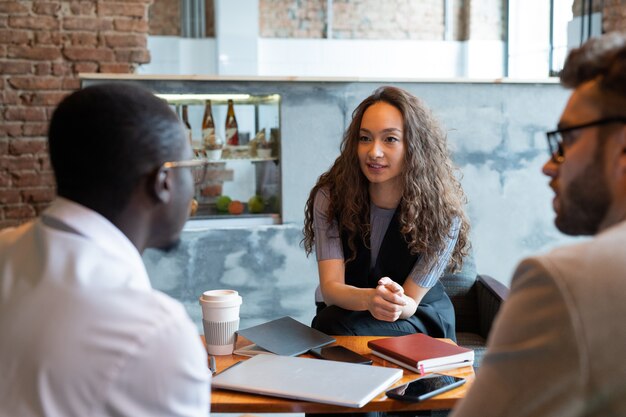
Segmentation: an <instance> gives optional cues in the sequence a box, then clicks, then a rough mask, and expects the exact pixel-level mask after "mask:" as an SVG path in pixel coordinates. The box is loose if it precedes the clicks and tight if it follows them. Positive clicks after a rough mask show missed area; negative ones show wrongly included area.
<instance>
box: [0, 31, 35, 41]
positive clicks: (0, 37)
mask: <svg viewBox="0 0 626 417" xmlns="http://www.w3.org/2000/svg"><path fill="white" fill-rule="evenodd" d="M30 37H31V36H30V32H28V31H25V30H15V29H0V43H11V44H14V45H25V44H27V43H28V41H29V40H30Z"/></svg>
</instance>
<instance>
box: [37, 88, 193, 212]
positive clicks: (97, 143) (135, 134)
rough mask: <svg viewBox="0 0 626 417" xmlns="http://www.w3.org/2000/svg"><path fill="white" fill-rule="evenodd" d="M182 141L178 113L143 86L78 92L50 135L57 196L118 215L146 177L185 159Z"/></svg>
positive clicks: (62, 109)
mask: <svg viewBox="0 0 626 417" xmlns="http://www.w3.org/2000/svg"><path fill="white" fill-rule="evenodd" d="M181 136H183V137H184V132H183V130H182V127H181V125H180V121H179V120H178V117H177V116H176V114H175V113H174V112H173V111H172V109H171V108H170V107H169V106H168V104H167V103H166V102H165V101H163V100H161V99H159V98H158V97H156V96H155V95H153V94H152V93H151V92H150V91H148V90H146V89H144V88H142V87H139V86H137V85H133V84H122V83H117V84H111V83H107V84H98V85H94V86H90V87H87V88H84V89H82V90H79V91H77V92H74V93H73V94H71V95H69V96H68V97H66V98H65V99H64V100H63V101H62V102H61V103H60V104H59V106H58V107H57V109H56V110H55V112H54V114H53V116H52V120H51V122H50V129H49V132H48V140H49V151H50V161H51V163H52V168H53V169H54V174H55V177H56V182H57V192H58V194H59V195H60V196H62V197H65V198H68V199H71V200H73V201H76V202H78V203H81V204H83V205H86V206H88V207H91V208H96V209H100V210H99V211H101V212H102V211H107V212H108V213H107V214H110V215H115V214H116V213H118V212H119V211H120V210H121V209H122V208H124V207H125V206H126V204H127V203H128V201H129V199H130V197H131V194H132V192H133V190H134V189H135V186H136V185H137V183H138V181H139V179H140V178H141V176H143V175H145V174H147V173H149V172H151V171H153V170H155V169H157V168H158V167H159V166H160V165H161V164H162V163H163V162H166V161H167V160H171V159H174V158H177V157H179V156H180V154H181V150H182V146H183V145H182V144H183V143H184V142H182V140H184V139H182V138H181Z"/></svg>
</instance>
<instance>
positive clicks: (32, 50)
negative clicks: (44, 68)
mask: <svg viewBox="0 0 626 417" xmlns="http://www.w3.org/2000/svg"><path fill="white" fill-rule="evenodd" d="M7 55H8V57H9V58H23V59H32V60H38V61H51V60H55V59H58V58H61V52H60V51H59V48H54V47H46V46H39V47H28V46H9V48H8V50H7Z"/></svg>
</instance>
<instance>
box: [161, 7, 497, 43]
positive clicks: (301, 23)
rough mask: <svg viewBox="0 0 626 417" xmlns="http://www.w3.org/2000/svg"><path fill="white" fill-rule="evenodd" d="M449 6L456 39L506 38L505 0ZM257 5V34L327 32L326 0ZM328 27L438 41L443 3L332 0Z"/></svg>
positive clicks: (350, 33)
mask: <svg viewBox="0 0 626 417" xmlns="http://www.w3.org/2000/svg"><path fill="white" fill-rule="evenodd" d="M157 1H158V0H157ZM453 6H454V10H453V11H452V13H453V15H454V16H453V38H454V39H457V40H467V39H489V40H494V39H504V35H505V27H504V25H505V15H504V14H505V13H504V10H505V0H473V1H472V0H457V1H454V2H453ZM259 9H260V10H259V19H260V22H259V27H260V36H261V37H264V38H325V37H326V19H327V13H326V0H310V1H302V0H259ZM332 30H333V38H337V39H415V40H442V39H443V38H444V2H443V0H419V1H416V0H385V1H380V0H333V18H332Z"/></svg>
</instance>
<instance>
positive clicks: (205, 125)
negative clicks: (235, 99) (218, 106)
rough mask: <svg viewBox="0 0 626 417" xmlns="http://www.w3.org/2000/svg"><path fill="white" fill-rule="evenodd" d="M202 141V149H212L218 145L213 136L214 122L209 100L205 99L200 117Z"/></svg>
mask: <svg viewBox="0 0 626 417" xmlns="http://www.w3.org/2000/svg"><path fill="white" fill-rule="evenodd" d="M202 143H203V145H204V149H207V150H213V149H217V147H218V146H219V145H218V143H217V141H216V138H215V123H214V122H213V111H212V110H211V100H207V101H206V103H205V105H204V116H203V117H202Z"/></svg>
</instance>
